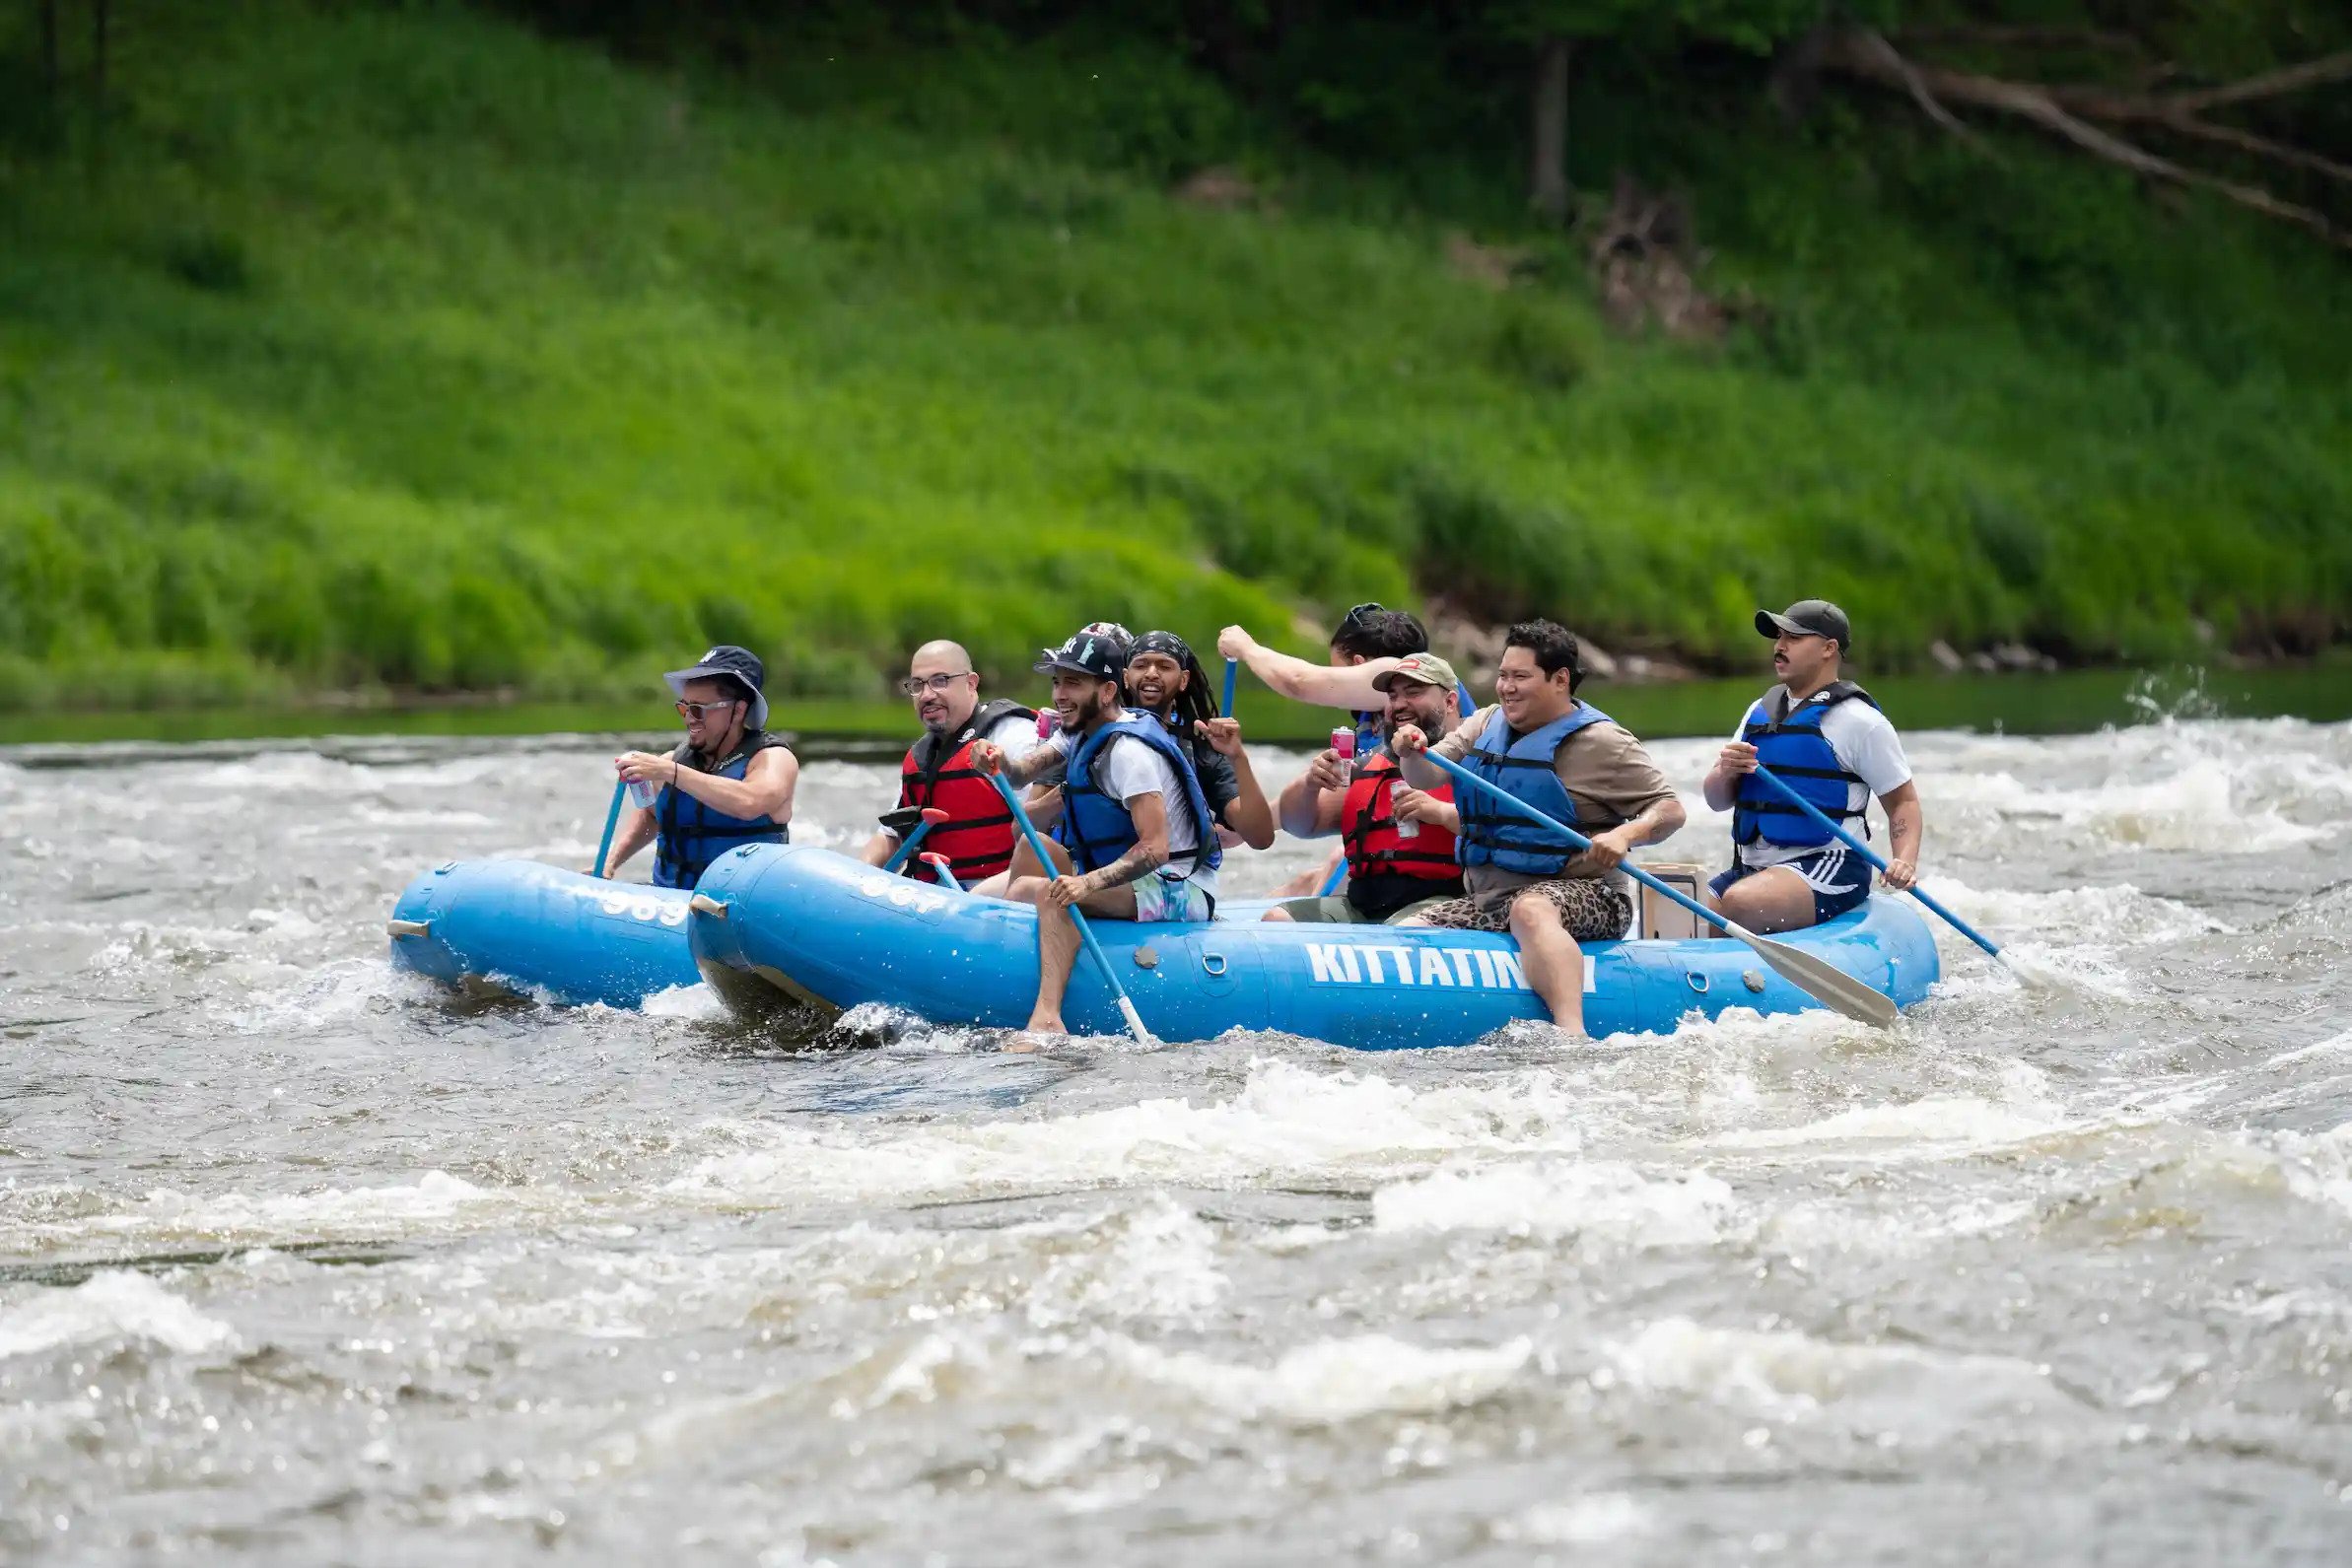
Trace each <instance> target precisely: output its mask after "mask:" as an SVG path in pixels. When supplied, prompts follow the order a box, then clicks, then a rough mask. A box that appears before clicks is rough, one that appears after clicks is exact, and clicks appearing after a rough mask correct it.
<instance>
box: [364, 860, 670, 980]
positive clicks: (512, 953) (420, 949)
mask: <svg viewBox="0 0 2352 1568" xmlns="http://www.w3.org/2000/svg"><path fill="white" fill-rule="evenodd" d="M686 898H687V895H686V892H685V890H684V889H682V888H659V887H647V886H645V885H643V884H641V883H634V882H605V881H599V880H598V879H596V878H595V877H592V876H584V875H582V874H581V873H580V872H578V871H565V870H561V869H559V868H557V867H555V866H552V865H542V864H540V863H539V862H538V861H536V860H452V861H450V862H449V863H448V864H446V865H438V866H435V867H434V868H433V869H432V870H430V871H427V872H426V873H425V874H424V875H422V876H420V877H418V878H417V879H416V880H415V881H413V882H411V883H409V884H408V888H407V890H406V891H405V892H403V893H402V894H401V895H400V901H399V902H398V903H397V904H395V905H394V906H393V907H392V918H391V920H390V922H389V926H388V928H389V930H390V933H391V946H392V965H393V967H394V968H397V969H405V970H411V971H413V972H415V973H417V974H420V975H424V976H427V977H429V978H431V979H433V980H438V981H440V982H442V983H443V984H444V985H449V986H464V987H472V988H477V989H479V988H490V989H503V990H511V991H516V992H519V993H520V994H523V995H527V996H534V997H537V998H539V999H541V1000H543V1001H551V1002H558V1003H562V1004H565V1005H570V1006H582V1005H586V1004H588V1003H589V1002H602V1003H604V1004H605V1005H606V1006H608V1007H635V1006H637V1005H638V1004H639V1003H641V1002H643V1001H644V1000H645V998H647V997H648V996H651V995H653V994H654V993H655V992H657V991H662V990H667V989H669V988H671V987H673V986H692V985H694V984H696V983H697V982H699V981H700V980H701V979H702V976H701V975H700V974H699V973H697V972H696V970H695V967H694V953H693V951H692V949H691V948H690V947H689V946H688V945H687V940H686Z"/></svg>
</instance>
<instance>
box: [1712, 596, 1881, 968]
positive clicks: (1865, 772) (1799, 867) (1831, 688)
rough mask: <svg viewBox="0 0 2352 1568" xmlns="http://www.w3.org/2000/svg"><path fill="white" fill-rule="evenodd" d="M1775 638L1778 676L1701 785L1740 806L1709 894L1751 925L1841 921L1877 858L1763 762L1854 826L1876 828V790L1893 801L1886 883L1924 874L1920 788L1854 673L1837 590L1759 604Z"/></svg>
mask: <svg viewBox="0 0 2352 1568" xmlns="http://www.w3.org/2000/svg"><path fill="white" fill-rule="evenodd" d="M1756 629H1757V631H1759V632H1761V633H1763V634H1764V636H1765V637H1768V638H1770V639H1771V640H1772V673H1773V674H1775V675H1777V676H1779V677H1780V684H1779V685H1777V686H1775V687H1773V688H1772V689H1771V690H1770V691H1768V692H1766V693H1764V696H1762V697H1760V698H1758V699H1757V700H1756V701H1755V702H1754V703H1751V704H1750V705H1749V706H1748V712H1747V715H1746V716H1744V717H1743V718H1742V719H1741V720H1740V728H1739V731H1738V733H1737V734H1736V735H1734V736H1733V738H1732V741H1731V744H1729V745H1727V746H1725V747H1724V748H1723V751H1722V754H1721V755H1720V756H1718V757H1717V758H1716V759H1715V766H1714V767H1712V768H1710V769H1709V770H1707V776H1706V780H1705V782H1704V783H1703V784H1700V785H1699V789H1700V792H1701V793H1703V794H1704V795H1705V796H1706V803H1707V804H1708V805H1709V806H1712V807H1713V808H1714V809H1715V810H1717V811H1723V810H1727V809H1728V810H1729V811H1730V812H1731V814H1732V816H1731V840H1732V864H1731V869H1730V870H1728V871H1725V872H1723V873H1722V874H1721V875H1720V876H1717V877H1716V878H1715V879H1714V880H1713V881H1712V882H1710V883H1709V884H1708V902H1709V903H1711V904H1712V905H1714V907H1715V908H1717V909H1719V910H1721V911H1722V912H1723V913H1724V914H1725V915H1728V916H1730V917H1731V918H1732V919H1733V920H1738V921H1739V922H1740V923H1741V924H1742V925H1745V926H1747V927H1748V928H1749V929H1750V930H1752V931H1792V930H1796V929H1797V928H1799V927H1800V926H1806V925H1815V924H1819V923H1820V922H1821V921H1823V920H1834V919H1835V918H1836V917H1838V916H1840V915H1843V914H1844V913H1845V912H1846V911H1848V910H1850V909H1852V908H1854V907H1855V906H1856V905H1858V904H1860V903H1861V902H1862V901H1863V900H1864V899H1866V898H1868V897H1869V896H1870V866H1869V864H1868V862H1866V861H1864V860H1863V859H1862V857H1861V856H1859V855H1857V854H1855V853H1854V852H1852V851H1850V850H1848V849H1847V848H1846V847H1845V846H1844V845H1842V844H1840V843H1838V842H1837V840H1836V837H1835V836H1834V835H1833V834H1832V833H1831V832H1830V831H1829V830H1828V829H1827V828H1824V827H1823V826H1822V825H1821V824H1820V823H1818V822H1816V821H1814V820H1813V819H1812V818H1811V817H1809V816H1807V815H1806V814H1805V813H1804V812H1803V811H1801V810H1799V809H1798V808H1797V807H1796V806H1794V805H1792V804H1790V803H1789V802H1788V800H1787V799H1786V798H1785V797H1784V796H1782V795H1781V794H1780V792H1779V791H1778V790H1776V789H1774V788H1772V787H1771V786H1770V785H1769V784H1765V783H1764V781H1763V780H1761V779H1759V778H1757V777H1756V765H1757V764H1758V763H1760V762H1761V763H1763V764H1764V766H1765V767H1767V768H1769V769H1771V770H1772V775H1773V777H1774V778H1776V779H1779V780H1780V781H1781V782H1782V783H1784V784H1787V785H1788V786H1789V787H1790V788H1791V789H1794V790H1795V791H1796V792H1797V793H1798V794H1799V795H1801V796H1803V797H1804V798H1805V799H1806V800H1807V801H1809V802H1811V803H1812V805H1813V806H1814V807H1815V808H1816V809H1817V810H1819V811H1821V812H1822V813H1823V814H1824V815H1825V816H1827V817H1829V818H1830V819H1831V820H1832V821H1833V822H1835V823H1837V825H1838V826H1840V827H1842V828H1845V829H1847V830H1848V831H1849V832H1860V833H1863V834H1867V833H1868V832H1869V831H1870V820H1869V810H1870V797H1871V796H1872V795H1876V796H1878V798H1879V802H1880V804H1881V805H1883V806H1884V807H1885V808H1886V811H1887V837H1888V839H1889V841H1890V844H1889V850H1888V855H1887V874H1886V878H1885V881H1886V885H1887V886H1888V887H1889V888H1890V889H1892V890H1894V891H1895V892H1899V893H1900V892H1901V891H1902V890H1903V889H1904V888H1907V887H1909V886H1910V885H1911V884H1912V882H1914V881H1915V880H1917V878H1918V874H1919V873H1918V865H1919V838H1920V834H1921V832H1922V824H1921V821H1920V813H1919V789H1918V786H1917V785H1916V784H1912V783H1911V765H1910V762H1909V759H1907V758H1906V757H1904V756H1903V753H1902V737H1900V736H1899V735H1897V734H1896V733H1895V726H1894V725H1893V724H1891V723H1889V722H1888V721H1887V716H1886V715H1884V714H1882V713H1880V712H1879V708H1878V704H1877V703H1876V702H1874V701H1873V700H1872V699H1871V696H1870V694H1869V693H1868V692H1866V691H1864V690H1862V688H1861V687H1859V686H1856V685H1855V684H1854V683H1853V682H1852V681H1849V680H1847V679H1845V677H1844V666H1845V654H1846V651H1847V649H1849V648H1852V647H1853V643H1854V633H1853V627H1852V624H1851V623H1850V622H1848V621H1847V620H1846V618H1845V612H1844V611H1843V610H1841V609H1839V608H1838V607H1837V606H1836V605H1834V604H1832V603H1830V602H1829V601H1828V600H1827V599H1800V600H1799V601H1798V602H1796V603H1795V604H1792V605H1790V606H1789V607H1788V608H1787V609H1785V610H1783V611H1781V612H1780V613H1779V614H1778V615H1774V614H1773V613H1772V612H1771V611H1769V610H1759V611H1757V612H1756Z"/></svg>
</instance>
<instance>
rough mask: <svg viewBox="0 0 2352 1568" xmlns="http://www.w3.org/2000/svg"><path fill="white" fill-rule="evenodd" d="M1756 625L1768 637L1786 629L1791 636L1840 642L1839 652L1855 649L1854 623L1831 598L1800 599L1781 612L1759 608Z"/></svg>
mask: <svg viewBox="0 0 2352 1568" xmlns="http://www.w3.org/2000/svg"><path fill="white" fill-rule="evenodd" d="M1756 629H1757V630H1758V631H1759V632H1762V633H1763V634H1764V636H1766V637H1778V636H1780V635H1781V634H1782V633H1784V632H1785V633H1787V634H1788V635H1789V636H1790V637H1826V638H1828V639H1829V640H1830V641H1831V642H1833V643H1834V644H1836V645H1837V651H1838V652H1840V653H1851V652H1852V651H1853V650H1854V627H1853V623H1852V622H1851V621H1848V620H1847V619H1846V618H1845V612H1844V611H1843V610H1841V609H1839V608H1838V607H1837V606H1836V605H1834V604H1832V603H1831V602H1830V601H1829V600H1828V599H1799V600H1797V602H1796V603H1794V604H1792V605H1790V606H1789V607H1788V608H1787V609H1785V610H1782V611H1781V612H1780V613H1779V614H1778V615H1774V614H1773V613H1772V612H1771V611H1769V610H1759V611H1757V612H1756Z"/></svg>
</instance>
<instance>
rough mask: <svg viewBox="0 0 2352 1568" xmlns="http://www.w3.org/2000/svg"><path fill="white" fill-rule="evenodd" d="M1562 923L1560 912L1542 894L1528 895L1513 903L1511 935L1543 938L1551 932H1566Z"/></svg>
mask: <svg viewBox="0 0 2352 1568" xmlns="http://www.w3.org/2000/svg"><path fill="white" fill-rule="evenodd" d="M1565 929H1566V927H1565V926H1564V925H1562V924H1561V923H1560V919H1559V910H1558V909H1557V908H1556V906H1555V905H1554V904H1553V902H1552V901H1551V900H1550V899H1548V898H1545V897H1543V896H1542V895H1541V894H1537V893H1528V894H1523V895H1522V896H1520V897H1519V898H1516V899H1514V900H1512V901H1511V934H1512V935H1514V936H1527V935H1534V936H1541V935H1544V934H1545V933H1546V932H1549V931H1560V930H1565Z"/></svg>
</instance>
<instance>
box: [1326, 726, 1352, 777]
mask: <svg viewBox="0 0 2352 1568" xmlns="http://www.w3.org/2000/svg"><path fill="white" fill-rule="evenodd" d="M1331 749H1332V750H1334V751H1336V752H1338V753H1339V754H1340V783H1342V784H1346V783H1348V782H1349V780H1351V779H1353V778H1354V777H1355V731H1354V730H1352V729H1335V730H1333V731H1332V732H1331Z"/></svg>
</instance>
